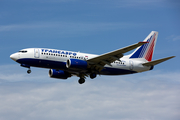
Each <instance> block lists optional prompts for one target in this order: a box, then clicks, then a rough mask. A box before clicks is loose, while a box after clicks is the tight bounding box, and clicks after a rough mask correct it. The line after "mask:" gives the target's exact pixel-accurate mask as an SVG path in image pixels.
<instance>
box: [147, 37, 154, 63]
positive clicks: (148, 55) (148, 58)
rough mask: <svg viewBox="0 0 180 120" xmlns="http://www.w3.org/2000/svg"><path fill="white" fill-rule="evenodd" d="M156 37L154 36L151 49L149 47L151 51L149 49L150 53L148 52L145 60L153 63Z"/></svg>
mask: <svg viewBox="0 0 180 120" xmlns="http://www.w3.org/2000/svg"><path fill="white" fill-rule="evenodd" d="M155 36H156V34H155V35H154V37H153V40H152V43H151V45H150V47H149V49H148V51H147V54H146V56H145V59H146V60H147V61H151V60H152V55H153V50H154V42H155Z"/></svg>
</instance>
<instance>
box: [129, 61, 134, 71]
mask: <svg viewBox="0 0 180 120" xmlns="http://www.w3.org/2000/svg"><path fill="white" fill-rule="evenodd" d="M129 69H130V70H133V61H131V60H130V61H129Z"/></svg>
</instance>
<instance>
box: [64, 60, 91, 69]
mask: <svg viewBox="0 0 180 120" xmlns="http://www.w3.org/2000/svg"><path fill="white" fill-rule="evenodd" d="M87 66H88V64H87V61H85V60H79V59H68V60H67V62H66V67H67V68H69V69H76V70H86V69H87Z"/></svg>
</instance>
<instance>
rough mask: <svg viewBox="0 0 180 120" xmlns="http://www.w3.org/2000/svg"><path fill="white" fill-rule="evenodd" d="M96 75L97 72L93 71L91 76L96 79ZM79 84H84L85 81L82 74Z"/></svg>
mask: <svg viewBox="0 0 180 120" xmlns="http://www.w3.org/2000/svg"><path fill="white" fill-rule="evenodd" d="M96 76H97V74H96V73H91V74H90V78H91V79H94V78H96ZM78 82H79V84H83V83H85V77H83V76H82V75H81V76H80V79H79V81H78Z"/></svg>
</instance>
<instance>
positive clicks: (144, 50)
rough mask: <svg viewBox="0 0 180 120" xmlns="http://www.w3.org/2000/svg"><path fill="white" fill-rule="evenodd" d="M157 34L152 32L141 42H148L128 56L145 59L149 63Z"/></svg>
mask: <svg viewBox="0 0 180 120" xmlns="http://www.w3.org/2000/svg"><path fill="white" fill-rule="evenodd" d="M157 37H158V32H156V31H152V32H151V33H150V34H149V35H148V36H147V37H146V39H145V40H144V41H143V42H148V43H147V44H144V45H142V46H140V47H138V48H137V49H136V50H135V51H134V52H133V53H132V54H131V56H130V58H145V59H146V60H147V61H151V60H152V57H153V53H154V49H155V45H156V40H157Z"/></svg>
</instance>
